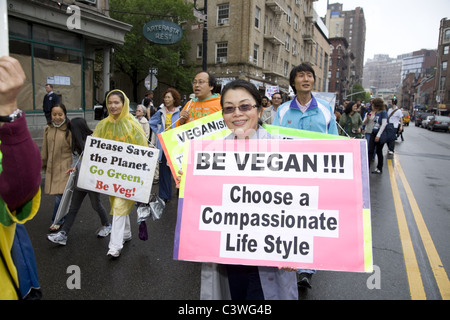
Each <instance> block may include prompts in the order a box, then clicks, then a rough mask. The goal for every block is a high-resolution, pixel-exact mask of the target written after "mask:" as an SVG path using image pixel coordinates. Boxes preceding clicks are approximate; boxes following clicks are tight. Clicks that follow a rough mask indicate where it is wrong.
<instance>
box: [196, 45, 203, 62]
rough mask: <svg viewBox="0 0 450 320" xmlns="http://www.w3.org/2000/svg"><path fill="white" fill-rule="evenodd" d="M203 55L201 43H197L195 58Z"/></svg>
mask: <svg viewBox="0 0 450 320" xmlns="http://www.w3.org/2000/svg"><path fill="white" fill-rule="evenodd" d="M202 57H203V44H198V45H197V59H201V58H202Z"/></svg>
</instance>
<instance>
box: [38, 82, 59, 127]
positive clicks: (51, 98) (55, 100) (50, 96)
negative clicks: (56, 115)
mask: <svg viewBox="0 0 450 320" xmlns="http://www.w3.org/2000/svg"><path fill="white" fill-rule="evenodd" d="M45 91H47V94H46V95H45V96H44V101H43V103H42V109H43V110H44V114H45V118H46V119H47V123H50V122H52V116H51V110H52V107H53V106H54V105H55V104H60V102H61V101H60V99H59V96H58V95H57V94H56V93H54V92H53V86H52V85H51V84H49V83H47V84H46V85H45Z"/></svg>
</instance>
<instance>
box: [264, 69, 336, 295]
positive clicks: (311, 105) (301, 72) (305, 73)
mask: <svg viewBox="0 0 450 320" xmlns="http://www.w3.org/2000/svg"><path fill="white" fill-rule="evenodd" d="M315 81H316V74H315V72H314V69H313V68H312V67H311V66H310V65H309V64H306V63H302V64H300V65H298V66H296V67H294V68H293V69H292V71H291V74H290V76H289V84H290V85H291V88H292V90H293V91H294V93H295V95H296V96H295V99H292V100H291V101H288V102H285V103H283V104H282V105H281V106H280V107H278V110H277V114H276V116H275V119H274V120H273V123H272V124H273V125H275V126H281V127H289V128H294V129H301V130H308V131H315V132H322V133H329V134H336V135H337V134H338V131H337V126H336V118H335V116H334V110H333V108H332V107H331V106H330V104H329V103H327V102H326V101H324V100H321V99H316V98H314V96H313V95H312V94H311V91H312V90H313V88H314V82H315ZM314 273H316V270H311V269H298V270H297V274H298V285H299V287H305V288H309V289H310V288H311V277H312V275H313V274H314Z"/></svg>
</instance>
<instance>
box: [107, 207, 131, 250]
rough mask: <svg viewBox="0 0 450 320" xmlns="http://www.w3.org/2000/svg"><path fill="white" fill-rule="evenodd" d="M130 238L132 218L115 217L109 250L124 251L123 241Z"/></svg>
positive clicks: (127, 216) (126, 216)
mask: <svg viewBox="0 0 450 320" xmlns="http://www.w3.org/2000/svg"><path fill="white" fill-rule="evenodd" d="M129 238H131V227H130V216H129V215H125V216H118V215H113V218H112V225H111V238H110V239H109V249H110V250H119V251H120V250H122V247H123V240H124V239H129Z"/></svg>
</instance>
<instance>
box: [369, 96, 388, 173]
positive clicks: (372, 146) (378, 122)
mask: <svg viewBox="0 0 450 320" xmlns="http://www.w3.org/2000/svg"><path fill="white" fill-rule="evenodd" d="M372 107H373V111H371V112H374V119H373V121H374V126H373V129H372V133H371V135H370V140H369V160H370V159H373V156H374V153H375V150H376V155H377V168H376V169H374V170H373V171H372V173H374V174H381V173H382V172H383V161H384V158H383V147H384V143H381V142H380V137H381V135H382V133H383V131H384V129H385V128H386V125H387V118H388V115H387V112H386V106H385V104H384V101H383V99H381V98H375V99H373V102H372Z"/></svg>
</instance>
